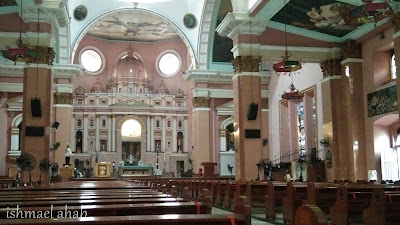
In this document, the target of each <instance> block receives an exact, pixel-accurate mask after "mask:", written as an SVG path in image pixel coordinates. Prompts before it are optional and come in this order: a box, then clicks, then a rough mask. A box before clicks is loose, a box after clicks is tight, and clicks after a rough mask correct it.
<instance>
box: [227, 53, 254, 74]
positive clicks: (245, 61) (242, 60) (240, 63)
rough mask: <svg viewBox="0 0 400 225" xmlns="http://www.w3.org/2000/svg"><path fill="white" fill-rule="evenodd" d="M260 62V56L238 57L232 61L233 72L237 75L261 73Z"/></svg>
mask: <svg viewBox="0 0 400 225" xmlns="http://www.w3.org/2000/svg"><path fill="white" fill-rule="evenodd" d="M260 62H261V57H260V56H237V57H235V58H234V59H233V60H232V64H233V71H234V72H235V73H241V72H259V70H260Z"/></svg>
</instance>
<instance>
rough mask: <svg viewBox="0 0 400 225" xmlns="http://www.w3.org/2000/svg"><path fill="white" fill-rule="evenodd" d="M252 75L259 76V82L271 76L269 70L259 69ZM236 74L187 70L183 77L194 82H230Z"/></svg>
mask: <svg viewBox="0 0 400 225" xmlns="http://www.w3.org/2000/svg"><path fill="white" fill-rule="evenodd" d="M252 75H253V76H257V75H258V76H260V77H261V84H268V83H269V80H270V78H271V71H260V72H254V73H252ZM236 76H237V74H236V73H234V72H233V71H232V72H229V71H215V70H214V71H213V70H188V71H186V72H185V74H184V75H183V79H185V80H187V81H189V82H191V83H193V84H195V83H228V84H230V83H232V80H233V79H234V78H235V77H236Z"/></svg>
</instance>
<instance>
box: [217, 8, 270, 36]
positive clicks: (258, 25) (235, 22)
mask: <svg viewBox="0 0 400 225" xmlns="http://www.w3.org/2000/svg"><path fill="white" fill-rule="evenodd" d="M250 25H251V27H250ZM266 27H267V21H266V20H264V19H259V18H255V17H250V16H249V15H248V14H247V13H241V12H234V13H228V14H227V15H226V16H225V17H224V19H223V20H222V22H221V23H220V24H219V26H218V27H217V29H216V31H217V32H218V34H219V35H221V36H222V37H228V38H230V39H233V38H235V37H236V36H237V35H239V34H256V35H261V34H262V33H263V32H264V31H265V28H266Z"/></svg>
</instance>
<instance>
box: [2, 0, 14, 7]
mask: <svg viewBox="0 0 400 225" xmlns="http://www.w3.org/2000/svg"><path fill="white" fill-rule="evenodd" d="M12 5H17V3H16V2H15V0H0V7H1V6H12Z"/></svg>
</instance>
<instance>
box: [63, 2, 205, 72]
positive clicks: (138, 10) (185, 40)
mask: <svg viewBox="0 0 400 225" xmlns="http://www.w3.org/2000/svg"><path fill="white" fill-rule="evenodd" d="M122 11H128V12H131V11H132V12H133V13H142V14H151V15H152V16H154V17H157V18H158V19H160V20H162V21H163V22H165V23H167V24H169V25H170V26H171V28H172V29H174V30H175V31H176V33H177V34H178V35H179V37H180V38H181V39H182V41H183V43H184V44H185V45H186V47H187V49H188V52H189V55H190V58H191V61H192V65H193V68H196V67H197V65H196V60H195V52H194V49H193V47H192V46H191V44H190V42H189V39H188V38H187V37H186V35H185V34H184V33H183V32H182V30H180V29H179V28H178V26H177V25H176V24H175V23H173V22H172V21H171V20H169V19H168V18H166V17H165V16H163V15H161V14H159V13H157V12H155V11H151V10H148V9H142V8H139V7H135V8H133V9H132V8H128V7H125V8H119V9H114V10H110V11H108V12H107V13H103V14H101V15H99V16H98V17H96V18H94V19H93V20H92V21H90V22H89V23H88V25H87V26H86V27H85V28H84V29H83V30H82V31H81V33H80V34H79V35H78V37H77V38H76V40H75V41H73V43H72V45H71V46H73V47H72V51H71V57H70V60H71V61H73V60H74V58H75V54H76V50H77V49H78V46H79V44H80V42H81V41H82V39H83V37H84V36H85V35H86V33H87V31H88V30H89V28H90V27H91V26H92V25H93V24H94V23H95V22H96V21H97V20H98V19H100V18H102V17H105V16H107V15H110V14H114V13H118V12H122Z"/></svg>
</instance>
